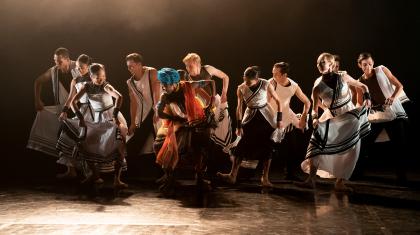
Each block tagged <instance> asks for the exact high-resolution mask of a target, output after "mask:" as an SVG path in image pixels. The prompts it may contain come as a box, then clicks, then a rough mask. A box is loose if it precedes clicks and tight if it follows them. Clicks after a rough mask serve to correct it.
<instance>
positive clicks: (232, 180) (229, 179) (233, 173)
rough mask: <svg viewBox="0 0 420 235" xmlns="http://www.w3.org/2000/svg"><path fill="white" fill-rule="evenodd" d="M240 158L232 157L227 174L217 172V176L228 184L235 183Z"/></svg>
mask: <svg viewBox="0 0 420 235" xmlns="http://www.w3.org/2000/svg"><path fill="white" fill-rule="evenodd" d="M241 161H242V158H239V157H234V161H233V163H232V168H231V170H230V173H229V174H222V173H221V172H217V176H218V177H219V178H220V179H222V180H223V181H225V182H227V183H229V184H235V183H236V177H237V176H238V172H239V167H240V166H241Z"/></svg>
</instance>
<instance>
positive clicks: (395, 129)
mask: <svg viewBox="0 0 420 235" xmlns="http://www.w3.org/2000/svg"><path fill="white" fill-rule="evenodd" d="M54 61H55V64H56V65H55V66H53V67H52V68H50V69H48V70H47V71H46V72H45V73H44V74H42V75H41V76H40V77H38V78H37V79H36V80H35V84H34V89H35V108H36V110H37V116H36V119H35V122H34V124H33V126H32V130H31V134H30V138H29V141H28V148H31V149H34V150H38V151H41V152H43V153H46V154H49V155H52V156H55V157H57V158H58V160H57V163H59V164H63V165H65V166H66V167H67V171H66V172H65V173H63V174H59V175H58V177H59V178H68V177H76V176H77V174H78V172H81V173H82V174H83V175H84V177H85V178H84V180H83V183H85V182H91V183H95V184H100V183H103V179H102V178H101V173H103V172H112V171H113V172H114V186H115V187H116V188H127V187H128V185H127V184H126V183H124V182H123V181H122V180H121V172H122V171H124V170H127V162H126V160H125V159H126V156H127V155H128V156H138V155H144V154H154V155H155V156H156V163H157V164H158V165H159V166H161V168H162V170H163V176H162V177H161V178H160V179H158V181H157V182H158V183H159V184H160V190H161V191H162V192H164V193H167V192H170V191H171V190H173V186H174V182H175V178H174V172H175V171H176V169H177V168H178V167H179V165H180V162H182V161H183V160H186V159H187V160H190V161H191V162H192V163H193V165H194V171H195V179H196V183H197V186H198V187H199V188H202V189H209V188H210V185H211V182H210V181H209V178H208V177H206V170H207V163H208V161H211V160H212V156H209V155H210V153H214V152H215V151H212V150H211V149H213V150H214V148H218V149H219V150H220V149H223V150H224V151H225V152H228V153H229V154H230V156H231V159H233V160H232V167H231V171H230V172H229V173H227V174H225V173H221V172H218V173H217V177H218V178H219V179H220V180H222V181H225V182H227V183H230V184H235V183H236V180H237V176H238V172H239V169H240V167H241V162H242V161H243V160H246V159H253V160H259V161H261V163H262V165H263V173H262V177H261V185H262V186H263V187H272V186H273V185H272V183H271V182H270V180H269V171H270V165H271V159H272V157H273V155H275V156H278V157H280V158H286V157H287V156H282V154H281V152H279V150H278V146H279V145H281V142H282V140H283V139H284V138H287V137H288V136H289V135H290V133H291V132H292V131H293V130H298V131H302V132H303V131H305V130H306V129H307V126H308V121H309V120H312V125H313V133H312V136H311V139H310V141H309V145H308V148H307V153H306V157H305V159H304V161H303V162H302V163H301V169H302V170H303V171H304V172H306V173H308V174H309V176H308V178H307V180H306V181H305V182H300V183H297V185H298V186H303V187H309V188H315V176H316V175H318V176H320V177H324V178H336V184H335V189H336V190H340V191H343V190H344V191H347V190H349V188H348V187H346V186H345V185H344V181H345V180H348V179H349V178H350V176H351V175H352V173H353V170H354V169H355V167H356V163H357V161H358V158H359V154H360V149H361V145H362V142H361V139H362V138H363V137H365V136H369V138H366V139H369V142H368V143H366V146H370V145H371V144H372V143H373V142H375V140H377V137H378V135H379V134H380V133H382V131H383V130H385V131H386V133H387V134H388V137H389V138H390V140H391V141H392V143H394V144H396V145H398V147H403V146H402V145H404V144H405V141H404V136H405V133H404V130H405V129H404V128H406V122H407V115H406V113H405V111H404V108H403V106H402V103H404V102H405V101H406V100H408V98H407V97H406V96H405V93H404V92H403V86H402V85H401V83H400V82H399V81H398V79H397V78H396V77H395V76H394V75H392V73H391V72H390V71H389V69H387V68H386V67H385V66H378V67H375V68H374V67H373V59H372V56H371V55H370V54H367V53H362V54H361V55H360V57H359V60H358V65H359V67H360V68H361V69H362V71H363V75H362V76H361V77H360V78H359V79H358V80H355V79H353V78H352V77H350V76H349V75H348V74H347V73H346V72H345V71H340V70H339V69H338V66H339V63H338V62H339V61H338V57H337V56H334V55H332V54H330V53H322V54H321V55H320V56H319V57H318V60H317V68H318V70H319V72H320V74H321V76H320V77H319V78H317V79H316V80H315V83H314V86H313V89H312V96H311V97H312V112H311V115H309V112H310V108H311V101H310V100H309V99H308V97H307V96H306V95H305V94H304V93H303V91H302V90H301V88H300V87H299V85H298V83H296V82H295V81H293V80H292V79H290V78H289V64H288V63H286V62H279V63H276V64H274V66H273V70H272V73H273V77H272V78H271V79H269V80H266V79H263V78H261V77H260V69H259V67H257V66H250V67H248V68H246V69H245V71H244V74H243V83H241V84H240V85H239V86H238V88H237V91H236V94H237V108H236V135H237V137H238V138H237V139H236V141H234V142H233V141H232V129H231V120H230V117H229V113H228V104H227V92H228V87H229V77H228V76H227V75H226V74H225V73H224V72H223V71H221V70H219V69H217V68H215V67H213V66H210V65H204V66H203V65H202V63H201V58H200V56H199V55H198V54H196V53H189V54H188V55H187V56H185V58H184V59H183V62H184V64H185V69H178V70H176V69H173V68H162V69H160V70H156V69H155V68H152V67H148V66H145V64H144V61H143V57H142V56H141V55H140V54H138V53H132V54H129V55H127V57H126V64H127V68H128V71H129V72H130V73H131V75H132V76H131V77H130V78H129V79H128V80H127V86H128V93H129V98H130V99H129V102H130V113H129V115H130V125H128V124H127V121H126V120H125V118H124V116H123V115H122V113H121V112H120V108H121V104H122V102H123V95H121V93H120V92H118V91H117V90H116V89H115V88H114V87H113V86H112V85H111V84H109V82H108V81H107V78H106V71H105V67H104V65H102V64H99V63H92V61H91V58H90V57H89V56H87V55H84V54H82V55H80V56H79V57H78V58H77V60H76V61H72V60H71V59H70V56H69V51H68V50H67V49H65V48H58V49H57V50H56V51H55V53H54ZM213 77H218V78H220V79H221V80H222V82H223V87H222V92H221V94H220V95H219V94H217V90H216V85H215V81H214V80H213ZM46 84H51V85H52V87H51V88H52V89H51V90H46V92H44V93H47V96H48V94H49V100H48V97H47V98H45V97H44V98H43V99H41V89H42V87H43V86H46ZM66 88H69V92H67V89H66ZM44 96H45V95H44ZM293 96H296V97H297V98H298V99H299V100H300V101H301V102H302V103H303V110H302V112H301V113H298V114H296V113H295V112H294V111H293V110H292V109H291V108H290V100H291V98H292V97H293ZM46 100H47V101H46ZM44 102H46V103H45V104H44ZM321 113H322V114H321ZM371 123H372V127H371ZM371 129H372V130H374V131H372V132H371ZM363 145H365V144H363ZM366 146H364V147H366ZM366 148H367V147H366ZM362 152H363V151H362ZM365 152H366V153H365ZM365 152H363V153H364V154H367V152H368V151H365ZM226 155H227V156H228V154H226Z"/></svg>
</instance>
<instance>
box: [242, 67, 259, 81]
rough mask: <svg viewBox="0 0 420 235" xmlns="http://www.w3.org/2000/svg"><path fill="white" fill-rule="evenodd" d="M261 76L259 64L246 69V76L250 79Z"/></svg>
mask: <svg viewBox="0 0 420 235" xmlns="http://www.w3.org/2000/svg"><path fill="white" fill-rule="evenodd" d="M259 76H260V68H259V67H258V66H250V67H248V68H246V69H245V72H244V77H246V78H248V79H257V78H258V77H259Z"/></svg>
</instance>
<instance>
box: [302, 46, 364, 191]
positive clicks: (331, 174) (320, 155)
mask: <svg viewBox="0 0 420 235" xmlns="http://www.w3.org/2000/svg"><path fill="white" fill-rule="evenodd" d="M317 67H318V70H319V72H320V73H321V77H319V78H318V79H317V80H316V81H315V84H314V87H313V89H312V102H313V110H312V118H313V126H314V132H313V134H312V137H311V140H310V142H309V146H308V149H307V153H306V159H305V160H304V161H303V162H302V164H301V167H302V170H303V171H304V172H306V173H309V177H308V178H307V180H306V181H305V182H304V183H303V184H298V185H300V186H307V187H311V188H314V187H315V175H316V174H318V175H319V176H320V177H323V178H336V183H335V189H336V190H339V191H347V190H350V188H348V187H346V186H345V185H344V180H347V179H349V178H350V176H351V174H352V173H353V170H354V167H355V165H356V162H357V159H358V157H359V152H360V139H361V138H362V137H364V136H366V135H367V134H368V133H369V131H370V124H369V122H368V119H367V114H368V112H367V107H370V95H369V93H368V91H369V90H368V88H367V86H365V85H363V84H362V83H360V82H358V81H357V80H354V79H353V78H351V77H350V76H349V75H347V73H342V74H339V73H335V72H333V68H334V56H333V55H332V54H330V53H322V54H321V55H320V56H319V57H318V60H317ZM349 85H352V86H355V87H357V88H360V89H362V90H363V94H364V95H363V97H364V102H363V106H361V107H359V108H355V106H354V104H353V103H352V101H351V92H350V89H349ZM320 102H322V106H323V107H325V110H324V112H323V114H322V115H321V116H320V117H319V118H318V110H319V108H320V107H321V104H320Z"/></svg>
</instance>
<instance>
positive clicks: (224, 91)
mask: <svg viewBox="0 0 420 235" xmlns="http://www.w3.org/2000/svg"><path fill="white" fill-rule="evenodd" d="M205 68H206V69H207V72H209V73H210V74H211V75H214V76H216V77H218V78H220V79H222V80H223V88H222V97H221V101H220V102H221V103H224V102H226V101H227V91H228V88H229V77H228V75H226V74H225V73H224V72H223V71H221V70H219V69H216V68H215V67H213V66H211V65H206V66H205Z"/></svg>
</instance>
